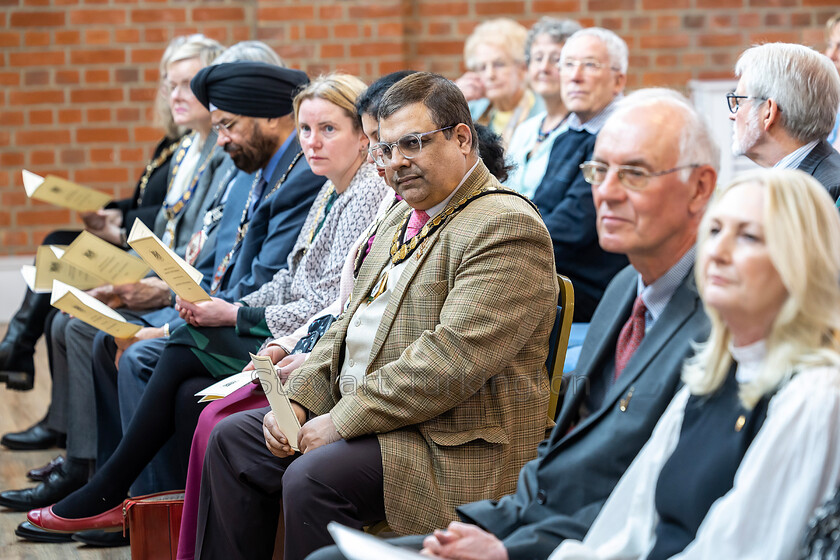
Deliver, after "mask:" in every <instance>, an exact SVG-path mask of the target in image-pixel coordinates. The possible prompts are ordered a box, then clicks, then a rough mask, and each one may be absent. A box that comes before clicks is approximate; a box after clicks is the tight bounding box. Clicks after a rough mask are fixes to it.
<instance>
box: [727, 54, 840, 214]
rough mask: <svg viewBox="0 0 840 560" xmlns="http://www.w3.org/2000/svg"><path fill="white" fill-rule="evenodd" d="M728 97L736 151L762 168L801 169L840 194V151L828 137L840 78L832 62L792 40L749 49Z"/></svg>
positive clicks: (839, 103)
mask: <svg viewBox="0 0 840 560" xmlns="http://www.w3.org/2000/svg"><path fill="white" fill-rule="evenodd" d="M735 75H736V76H738V77H739V80H738V86H737V87H736V88H735V91H734V92H732V93H728V94H727V95H726V100H727V102H728V103H729V111H730V112H731V114H730V115H729V119H730V120H731V121H732V122H733V128H734V139H733V142H732V152H733V153H734V154H735V155H736V156H740V155H745V156H747V157H748V158H750V159H751V160H752V161H754V162H755V163H757V164H758V165H760V166H761V167H777V168H780V169H799V170H801V171H804V172H806V173H808V174H809V175H811V176H813V177H814V178H815V179H817V180H818V181H819V182H820V183H822V184H823V186H824V187H825V188H826V189H828V192H829V194H830V195H831V197H832V198H833V199H834V200H837V199H838V197H840V153H837V151H836V150H835V149H834V148H832V147H831V144H829V143H828V142H827V141H826V138H827V137H828V135H829V134H830V133H831V130H832V127H833V125H834V119H835V116H836V115H837V107H838V106H840V77H838V74H837V70H836V69H835V68H834V65H833V64H832V62H831V60H829V59H828V58H827V57H825V56H823V55H821V54H820V53H818V52H816V51H813V50H811V49H809V48H808V47H804V46H802V45H794V44H788V43H767V44H765V45H759V46H754V47H750V48H749V49H747V50H746V51H744V52H743V54H741V57H740V58H739V59H738V62H737V64H736V65H735Z"/></svg>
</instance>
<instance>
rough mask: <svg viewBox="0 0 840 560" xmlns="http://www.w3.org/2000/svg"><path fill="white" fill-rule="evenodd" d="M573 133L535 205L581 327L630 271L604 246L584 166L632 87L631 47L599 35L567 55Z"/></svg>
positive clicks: (565, 87) (575, 40)
mask: <svg viewBox="0 0 840 560" xmlns="http://www.w3.org/2000/svg"><path fill="white" fill-rule="evenodd" d="M559 67H560V83H561V94H562V96H563V103H564V104H565V105H566V108H567V109H568V110H569V111H570V114H569V116H568V118H567V120H566V126H568V130H566V131H565V132H563V133H562V134H560V135H559V136H558V137H557V139H556V140H555V141H554V145H553V146H552V147H551V154H550V155H549V160H548V166H547V167H546V172H545V175H544V176H543V180H542V182H541V183H540V185H539V187H537V190H536V191H535V192H534V197H533V201H534V204H535V205H536V206H537V208H539V210H540V214H542V217H543V221H544V222H545V225H546V227H547V228H548V232H549V233H550V234H551V241H552V244H553V246H554V262H555V264H556V265H557V272H559V273H560V274H563V275H564V276H568V277H569V279H571V281H572V284H574V286H575V317H574V320H575V321H584V322H586V321H589V320H590V319H591V318H592V313H593V312H594V311H595V306H597V305H598V301H599V300H600V299H601V296H603V295H604V289H605V288H606V287H607V284H608V283H609V282H610V280H611V279H612V277H613V276H615V274H616V273H617V272H618V271H619V270H621V269H622V268H623V267H625V266H626V265H627V259H626V257H625V256H624V255H617V254H613V253H608V252H606V251H604V250H603V249H601V247H600V246H599V245H598V234H597V232H596V231H595V207H594V206H593V205H592V193H591V191H590V189H589V185H588V184H587V183H586V181H584V179H583V174H582V173H581V170H580V167H579V166H580V164H581V163H583V162H584V161H586V160H588V159H590V158H591V157H592V148H593V147H594V146H595V138H596V136H597V134H598V132H599V131H600V130H601V127H602V126H603V125H604V121H606V119H607V117H608V116H609V115H610V113H611V112H612V110H613V108H614V106H615V103H616V101H617V100H618V99H620V98H621V96H622V92H623V91H624V84H625V83H626V81H627V44H626V43H625V42H624V40H623V39H621V37H619V36H618V35H616V34H615V33H613V32H612V31H609V30H607V29H602V28H599V27H590V28H588V29H582V30H580V31H578V32H576V33H574V34H573V35H572V36H571V37H569V39H568V40H567V41H566V43H565V44H564V45H563V50H562V51H561V55H560V63H559Z"/></svg>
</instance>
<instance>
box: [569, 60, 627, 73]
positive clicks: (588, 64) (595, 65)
mask: <svg viewBox="0 0 840 560" xmlns="http://www.w3.org/2000/svg"><path fill="white" fill-rule="evenodd" d="M578 66H580V68H581V69H582V70H583V73H584V74H597V73H599V72H600V71H601V70H602V69H603V68H609V69H610V70H614V71H616V72H618V70H619V69H618V68H615V67H613V66H607V65H606V64H604V63H603V62H600V61H598V60H595V59H592V58H585V59H583V60H577V59H574V58H561V59H560V62H558V63H557V67H558V68H559V69H560V71H561V72H565V73H567V74H574V72H575V71H576V70H577V69H578Z"/></svg>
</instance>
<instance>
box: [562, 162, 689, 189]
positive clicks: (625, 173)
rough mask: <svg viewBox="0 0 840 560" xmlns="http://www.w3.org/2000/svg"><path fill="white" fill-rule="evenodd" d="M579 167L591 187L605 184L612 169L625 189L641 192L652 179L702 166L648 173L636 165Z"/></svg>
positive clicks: (583, 164)
mask: <svg viewBox="0 0 840 560" xmlns="http://www.w3.org/2000/svg"><path fill="white" fill-rule="evenodd" d="M579 167H580V170H581V171H582V172H583V179H584V180H585V181H586V182H587V183H589V184H590V185H596V186H597V185H600V184H601V183H603V182H604V181H605V180H606V179H607V173H609V171H610V167H612V168H614V169H615V170H616V171H615V172H616V174H617V175H618V180H619V182H620V183H621V184H622V185H624V187H626V188H628V189H630V190H631V191H640V190H642V189H644V188H645V186H647V184H648V181H650V179H651V177H659V176H661V175H667V174H668V173H673V172H675V171H679V170H681V169H688V168H694V167H700V164H699V163H690V164H688V165H681V166H679V167H675V168H673V169H666V170H665V171H648V170H647V169H645V168H644V167H636V166H635V165H607V164H606V163H602V162H600V161H585V162H583V163H581V164H580V166H579Z"/></svg>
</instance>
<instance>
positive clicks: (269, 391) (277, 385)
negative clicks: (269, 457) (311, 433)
mask: <svg viewBox="0 0 840 560" xmlns="http://www.w3.org/2000/svg"><path fill="white" fill-rule="evenodd" d="M251 361H252V362H254V369H255V370H257V375H259V376H260V384H261V385H262V388H263V391H265V396H266V397H267V398H268V404H270V405H271V411H272V412H274V418H275V419H276V420H277V425H278V426H279V427H280V431H281V432H283V435H285V436H286V439H287V440H289V446H290V447H291V448H292V449H294V450H295V451H300V449H298V432H299V431H300V422H299V421H298V417H297V414H295V411H294V409H293V408H292V402H291V401H290V400H289V396H288V395H287V394H286V391H285V390H284V389H283V384H282V383H281V382H280V378H279V377H277V371H276V370H275V369H274V364H272V363H271V358H269V357H268V356H255V355H253V354H251Z"/></svg>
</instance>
